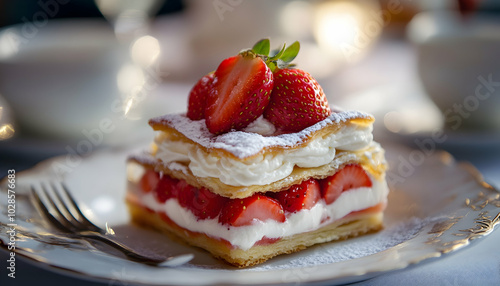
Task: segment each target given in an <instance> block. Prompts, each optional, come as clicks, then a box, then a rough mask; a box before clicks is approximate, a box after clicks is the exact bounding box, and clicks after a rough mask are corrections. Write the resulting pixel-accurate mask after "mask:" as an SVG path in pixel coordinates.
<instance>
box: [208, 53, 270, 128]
mask: <svg viewBox="0 0 500 286" xmlns="http://www.w3.org/2000/svg"><path fill="white" fill-rule="evenodd" d="M272 88H273V74H272V72H271V70H270V69H269V67H268V66H267V65H266V63H265V62H264V61H263V60H262V58H260V57H257V56H255V54H251V53H242V54H239V55H237V56H234V57H230V58H227V59H225V60H223V61H222V62H221V64H220V65H219V67H218V68H217V70H216V71H215V78H214V80H213V84H212V88H211V89H210V91H209V93H208V97H207V105H206V109H205V119H206V124H207V127H208V130H209V131H210V132H211V133H214V134H220V133H224V132H228V131H230V130H231V129H236V130H240V129H242V128H245V127H246V126H247V125H248V124H250V123H251V122H252V121H254V120H255V119H257V118H258V117H259V116H261V115H262V113H263V112H264V109H265V108H266V106H267V104H268V103H269V99H270V95H271V90H272Z"/></svg>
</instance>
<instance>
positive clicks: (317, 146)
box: [155, 125, 373, 186]
mask: <svg viewBox="0 0 500 286" xmlns="http://www.w3.org/2000/svg"><path fill="white" fill-rule="evenodd" d="M372 143H373V135H372V126H371V125H370V126H356V125H352V126H348V127H346V128H344V129H342V130H340V131H339V132H336V133H332V134H329V135H328V136H325V137H323V138H317V139H315V140H312V141H311V142H310V143H309V144H307V145H306V146H303V147H301V148H295V149H288V150H285V151H283V152H280V153H278V154H272V153H266V154H260V155H257V156H254V157H252V158H251V159H247V160H244V161H242V160H238V159H235V158H232V157H229V156H224V157H220V156H217V154H214V153H209V152H206V151H204V150H203V149H202V148H198V146H197V145H196V144H193V143H186V142H181V141H174V140H172V139H171V138H166V136H165V135H164V133H162V132H159V134H158V135H157V136H156V138H155V144H156V146H157V151H156V154H155V157H156V158H158V159H160V160H162V161H163V163H165V164H168V163H170V162H182V163H185V164H188V166H189V169H190V170H191V172H192V173H193V175H195V176H197V177H202V178H206V177H212V178H218V179H219V180H220V181H221V182H223V183H224V184H227V185H230V186H252V185H261V186H262V185H267V184H270V183H273V182H276V181H279V180H281V179H283V178H286V177H287V176H289V175H290V174H291V173H292V171H293V169H294V167H295V166H297V167H301V168H314V167H319V166H322V165H325V164H328V163H330V162H332V160H333V159H334V157H335V154H336V150H346V151H357V150H362V149H364V148H366V147H368V146H370V145H373V144H372Z"/></svg>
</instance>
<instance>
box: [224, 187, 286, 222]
mask: <svg viewBox="0 0 500 286" xmlns="http://www.w3.org/2000/svg"><path fill="white" fill-rule="evenodd" d="M269 219H272V220H275V221H279V222H284V221H285V214H284V211H283V208H282V207H281V205H280V203H279V202H278V201H277V200H275V199H272V198H270V197H267V196H263V195H258V194H256V195H253V196H251V197H248V198H244V199H232V200H230V201H229V202H228V203H226V205H225V206H224V207H223V208H222V210H221V213H220V216H219V222H220V223H222V224H225V225H230V226H243V225H250V224H252V223H253V221H255V220H260V221H266V220H269Z"/></svg>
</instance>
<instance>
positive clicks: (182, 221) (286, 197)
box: [127, 39, 388, 267]
mask: <svg viewBox="0 0 500 286" xmlns="http://www.w3.org/2000/svg"><path fill="white" fill-rule="evenodd" d="M269 46H270V45H269V40H267V39H266V40H261V41H259V42H258V43H257V44H256V45H255V46H254V47H253V48H252V49H250V50H245V51H242V52H240V53H239V54H238V55H236V56H233V57H230V58H227V59H225V60H223V61H222V62H221V64H220V65H219V67H218V68H217V70H215V72H212V73H209V74H207V75H206V76H204V77H202V78H201V79H200V80H199V81H198V82H197V83H196V84H195V86H194V87H193V88H192V90H191V92H190V94H189V100H188V110H187V113H184V114H169V115H164V116H161V117H157V118H153V119H151V120H150V121H149V124H150V125H151V127H152V128H153V129H154V130H155V131H156V132H157V133H156V137H155V139H154V144H153V147H152V148H151V150H150V151H148V153H145V154H141V155H136V156H131V157H130V158H129V160H128V172H127V176H128V192H127V203H128V206H129V209H130V213H131V216H132V220H133V221H134V222H135V223H137V224H139V225H141V226H148V227H152V228H154V229H157V230H159V231H163V232H165V233H168V234H173V236H174V237H177V238H180V239H181V240H182V241H185V242H186V243H188V244H191V245H194V246H197V247H200V248H203V249H205V250H207V251H209V252H210V253H212V254H213V255H214V256H215V257H218V258H221V259H223V260H225V261H227V262H228V263H230V264H233V265H235V266H238V267H245V266H250V265H255V264H258V263H262V262H264V261H266V260H268V259H270V258H272V257H274V256H277V255H280V254H285V253H292V252H296V251H299V250H302V249H305V248H307V247H309V246H312V245H314V244H318V243H324V242H329V241H335V240H340V239H346V238H350V237H355V236H358V235H361V234H366V233H369V232H373V231H377V230H380V229H381V228H382V217H383V210H384V209H385V207H386V204H387V194H388V188H387V184H386V181H385V170H386V167H387V166H386V163H385V159H384V150H383V149H382V148H381V147H380V145H379V144H378V143H376V142H374V141H373V136H372V124H373V121H374V119H373V117H372V116H370V115H368V114H365V113H362V112H359V111H341V110H337V109H335V108H331V107H330V106H329V104H328V101H327V99H326V96H325V94H324V93H323V90H322V88H321V87H320V85H319V84H318V83H317V81H316V80H315V79H314V78H313V77H312V76H311V75H310V74H309V73H307V72H305V71H303V70H300V69H298V68H294V67H293V66H292V65H291V64H290V62H291V61H292V60H293V59H294V58H295V56H296V55H297V53H298V50H299V44H298V42H295V43H294V44H292V45H290V46H289V47H286V46H285V45H284V46H283V48H282V49H281V50H279V51H277V52H276V53H275V54H273V55H269V50H270V49H269Z"/></svg>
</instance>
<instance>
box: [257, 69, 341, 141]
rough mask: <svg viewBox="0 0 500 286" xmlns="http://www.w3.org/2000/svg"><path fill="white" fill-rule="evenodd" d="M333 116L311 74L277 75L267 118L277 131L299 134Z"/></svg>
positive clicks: (278, 72)
mask: <svg viewBox="0 0 500 286" xmlns="http://www.w3.org/2000/svg"><path fill="white" fill-rule="evenodd" d="M331 113H332V111H331V109H330V107H329V105H328V100H327V99H326V96H325V94H324V93H323V89H322V88H321V86H320V85H319V84H318V82H317V81H316V80H315V79H314V78H313V77H312V76H311V75H310V74H309V73H307V72H305V71H303V70H300V69H293V68H284V69H278V70H276V71H275V72H274V89H273V92H272V94H271V101H270V102H269V105H268V107H267V108H266V110H265V112H264V117H265V118H266V119H268V120H269V121H271V122H272V123H273V124H274V125H275V126H276V128H277V129H279V130H281V131H284V132H298V131H300V130H302V129H304V128H306V127H309V126H311V125H313V124H315V123H317V122H319V121H321V120H323V119H325V118H327V117H328V116H330V114H331Z"/></svg>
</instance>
